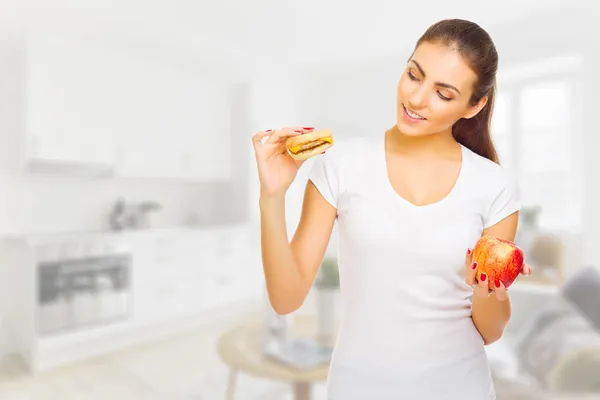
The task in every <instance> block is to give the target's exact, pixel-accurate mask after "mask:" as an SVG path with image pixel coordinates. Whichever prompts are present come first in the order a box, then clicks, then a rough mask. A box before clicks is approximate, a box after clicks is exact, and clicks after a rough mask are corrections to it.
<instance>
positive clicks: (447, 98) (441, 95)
mask: <svg viewBox="0 0 600 400" xmlns="http://www.w3.org/2000/svg"><path fill="white" fill-rule="evenodd" d="M437 94H438V96H439V97H440V99H442V100H444V101H450V100H452V99H451V98H450V97H446V96H444V95H443V94H441V93H440V92H437Z"/></svg>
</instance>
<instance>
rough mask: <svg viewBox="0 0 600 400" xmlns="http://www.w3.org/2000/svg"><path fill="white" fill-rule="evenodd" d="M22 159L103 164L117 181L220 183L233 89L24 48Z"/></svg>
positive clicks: (221, 81)
mask: <svg viewBox="0 0 600 400" xmlns="http://www.w3.org/2000/svg"><path fill="white" fill-rule="evenodd" d="M25 48H26V51H25V54H26V57H25V66H26V67H25V76H24V82H25V84H24V92H25V96H24V98H25V101H24V107H25V110H24V116H25V122H24V130H25V135H24V141H23V143H24V145H25V152H24V153H25V157H26V161H27V162H29V161H38V160H45V161H53V162H56V163H60V162H65V163H70V164H81V165H86V164H88V165H98V164H100V165H104V166H106V167H107V168H110V170H111V171H112V172H113V174H114V175H115V176H118V177H128V178H160V179H172V180H185V181H223V180H229V179H230V176H231V175H230V174H231V166H230V164H231V161H232V160H231V157H230V146H231V144H230V136H231V122H230V121H231V118H232V115H231V102H232V95H233V87H232V82H230V81H229V79H228V78H226V77H217V76H209V75H205V74H202V73H199V72H197V71H195V70H192V69H190V68H187V67H182V66H176V65H175V64H169V63H166V62H165V63H163V62H160V61H157V60H149V59H142V58H139V57H136V56H133V55H130V54H128V53H124V52H121V51H119V50H117V49H116V48H109V47H102V46H99V45H98V44H95V43H87V42H83V41H78V40H76V39H68V38H64V37H59V36H50V35H34V34H32V35H30V36H28V38H27V40H26V41H25Z"/></svg>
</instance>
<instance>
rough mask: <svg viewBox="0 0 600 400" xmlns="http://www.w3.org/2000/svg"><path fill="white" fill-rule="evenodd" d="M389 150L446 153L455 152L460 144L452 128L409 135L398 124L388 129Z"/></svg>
mask: <svg viewBox="0 0 600 400" xmlns="http://www.w3.org/2000/svg"><path fill="white" fill-rule="evenodd" d="M385 136H386V140H387V141H388V144H389V145H390V146H389V150H390V151H392V152H398V153H413V154H444V153H448V152H455V151H456V148H457V147H458V146H459V144H458V142H457V141H456V140H455V139H454V137H453V136H452V130H448V131H447V132H440V133H436V134H432V135H424V136H409V135H405V134H404V133H402V132H400V130H399V129H398V126H397V125H394V126H393V127H392V128H390V129H388V130H387V131H386V135H385Z"/></svg>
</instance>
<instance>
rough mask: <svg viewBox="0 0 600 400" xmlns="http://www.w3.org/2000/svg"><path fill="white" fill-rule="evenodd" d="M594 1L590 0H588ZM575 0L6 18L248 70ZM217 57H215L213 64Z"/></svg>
mask: <svg viewBox="0 0 600 400" xmlns="http://www.w3.org/2000/svg"><path fill="white" fill-rule="evenodd" d="M580 1H583V0H580ZM586 1H589V0H586ZM574 3H577V1H573V0H537V1H535V0H502V1H493V2H491V1H481V0H453V1H442V0H433V1H429V2H405V1H391V0H369V1H368V2H359V1H356V2H353V1H348V0H345V1H343V0H302V1H298V0H295V1H294V0H212V1H208V0H2V2H1V4H2V10H1V11H0V23H2V24H3V25H9V26H30V27H32V26H33V27H37V28H44V29H45V28H48V29H60V30H65V31H69V32H77V34H79V35H86V36H90V37H95V38H98V39H102V40H108V41H111V42H113V43H114V44H115V45H126V46H129V47H131V48H136V49H138V50H140V51H145V52H148V53H155V54H157V53H160V54H169V53H170V54H172V55H173V56H176V55H178V56H181V57H184V58H188V59H189V60H192V61H195V62H199V63H204V64H206V62H207V56H208V58H209V59H210V60H212V61H213V63H214V64H215V65H218V64H219V63H222V62H226V63H230V64H234V65H235V67H234V68H235V69H238V70H248V71H250V70H253V69H254V68H255V66H256V65H257V64H256V63H257V62H258V63H261V62H262V63H265V64H266V63H276V64H288V63H293V64H309V65H313V66H314V65H321V64H324V63H328V64H330V63H333V62H337V63H341V62H349V61H360V60H364V59H366V58H372V57H385V56H387V55H390V54H395V53H397V52H398V51H401V50H403V49H405V48H406V47H409V46H412V44H413V43H414V41H415V40H416V39H417V38H418V36H419V35H420V34H421V33H422V32H423V30H424V29H425V28H426V27H427V26H428V25H429V24H431V23H432V22H433V21H434V20H436V19H440V18H447V17H460V18H468V19H474V20H476V21H477V22H479V23H481V24H482V25H484V26H485V27H490V28H492V29H493V26H494V24H497V23H500V22H503V21H507V20H511V19H515V18H520V17H522V16H526V15H529V14H532V13H540V12H543V11H544V10H551V9H553V8H556V7H558V6H562V5H565V4H568V5H569V6H573V4H574ZM210 60H209V61H210Z"/></svg>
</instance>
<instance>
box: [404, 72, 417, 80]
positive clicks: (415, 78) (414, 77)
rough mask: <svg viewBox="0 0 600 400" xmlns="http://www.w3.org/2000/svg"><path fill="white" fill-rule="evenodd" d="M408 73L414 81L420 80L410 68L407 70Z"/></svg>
mask: <svg viewBox="0 0 600 400" xmlns="http://www.w3.org/2000/svg"><path fill="white" fill-rule="evenodd" d="M407 74H408V77H409V78H410V79H411V80H413V81H418V79H417V77H416V76H414V75H413V73H412V72H411V71H410V70H409V71H408V72H407Z"/></svg>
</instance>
